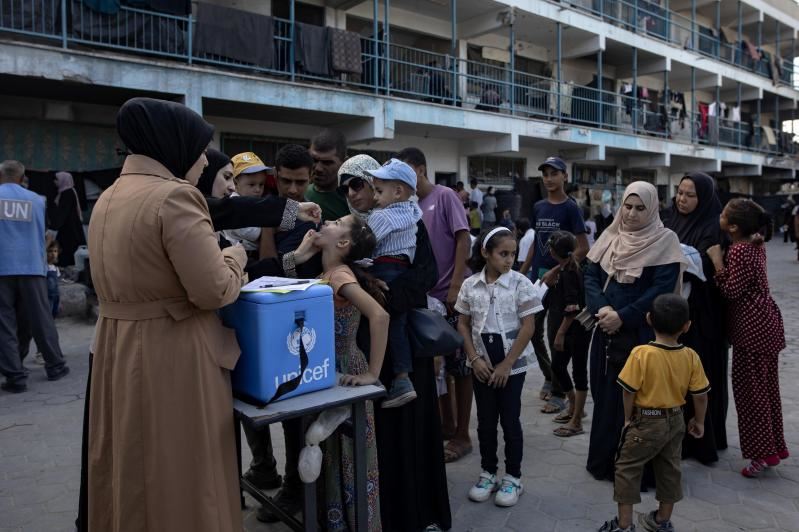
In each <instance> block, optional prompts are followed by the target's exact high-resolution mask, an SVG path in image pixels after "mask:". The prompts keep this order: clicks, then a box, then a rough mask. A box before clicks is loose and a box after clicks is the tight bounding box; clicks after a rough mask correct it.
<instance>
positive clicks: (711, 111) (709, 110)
mask: <svg viewBox="0 0 799 532" xmlns="http://www.w3.org/2000/svg"><path fill="white" fill-rule="evenodd" d="M707 115H708V116H716V102H713V103H711V104H710V105H708V107H707Z"/></svg>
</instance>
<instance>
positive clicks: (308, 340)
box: [286, 327, 316, 356]
mask: <svg viewBox="0 0 799 532" xmlns="http://www.w3.org/2000/svg"><path fill="white" fill-rule="evenodd" d="M300 335H302V343H303V345H304V346H305V352H306V353H310V352H311V350H312V349H313V348H314V346H315V345H316V330H314V329H309V328H308V327H303V328H302V332H300V329H299V328H297V329H294V331H292V332H291V333H290V334H289V335H288V336H286V347H287V348H288V350H289V352H290V353H291V354H292V355H296V356H299V355H300Z"/></svg>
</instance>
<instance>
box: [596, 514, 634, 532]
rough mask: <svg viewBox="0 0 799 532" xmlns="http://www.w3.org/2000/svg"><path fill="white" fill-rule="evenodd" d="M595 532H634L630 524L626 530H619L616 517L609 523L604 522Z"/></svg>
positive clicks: (632, 525)
mask: <svg viewBox="0 0 799 532" xmlns="http://www.w3.org/2000/svg"><path fill="white" fill-rule="evenodd" d="M597 532H635V525H634V524H630V526H628V527H627V528H621V527H620V526H619V519H618V517H614V518H613V519H611V520H610V521H605V524H603V525H602V526H601V527H599V530H597Z"/></svg>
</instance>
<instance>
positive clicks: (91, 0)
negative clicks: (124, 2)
mask: <svg viewBox="0 0 799 532" xmlns="http://www.w3.org/2000/svg"><path fill="white" fill-rule="evenodd" d="M83 3H84V4H85V5H86V7H88V8H89V9H91V10H92V11H94V12H96V13H102V14H104V15H116V14H117V12H118V11H119V0H83Z"/></svg>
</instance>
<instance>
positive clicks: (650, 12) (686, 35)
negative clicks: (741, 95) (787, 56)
mask: <svg viewBox="0 0 799 532" xmlns="http://www.w3.org/2000/svg"><path fill="white" fill-rule="evenodd" d="M563 3H566V4H569V5H570V6H572V7H574V8H576V9H578V10H580V11H584V12H588V13H590V14H591V15H594V16H597V17H599V18H601V19H602V20H605V21H607V22H610V23H612V24H615V25H618V26H621V27H622V28H624V29H626V30H629V31H633V32H636V33H642V34H644V35H647V36H649V37H653V38H656V39H659V40H662V41H665V42H668V43H670V44H674V45H677V46H679V47H681V48H686V49H689V50H693V51H696V52H698V53H701V54H703V55H706V56H708V57H711V58H713V59H717V60H719V61H722V62H725V63H728V64H731V65H735V66H737V67H740V68H744V69H746V70H749V71H751V72H754V73H755V74H758V75H761V76H763V77H767V78H771V79H774V78H773V77H772V75H771V70H770V69H771V66H770V62H771V60H770V58H768V57H765V56H763V57H759V58H757V59H755V58H753V57H752V56H751V55H749V54H748V53H747V46H746V44H745V43H744V41H743V40H739V42H736V43H728V42H726V41H725V40H724V37H723V35H722V34H721V32H718V31H717V30H715V29H712V28H707V27H704V26H701V25H699V24H697V23H696V22H694V21H692V20H691V19H690V18H688V17H686V16H683V15H680V14H679V13H676V12H674V11H671V10H669V9H667V8H665V7H661V6H659V5H657V4H656V3H654V2H649V1H647V0H563ZM739 39H740V36H739ZM760 53H763V50H758V51H757V53H756V54H755V55H757V54H760ZM784 63H785V65H784V67H783V68H782V71H783V72H787V73H786V74H780V75H779V76H778V83H780V84H785V85H789V86H791V79H792V77H791V75H792V73H793V63H792V62H791V61H784Z"/></svg>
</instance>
